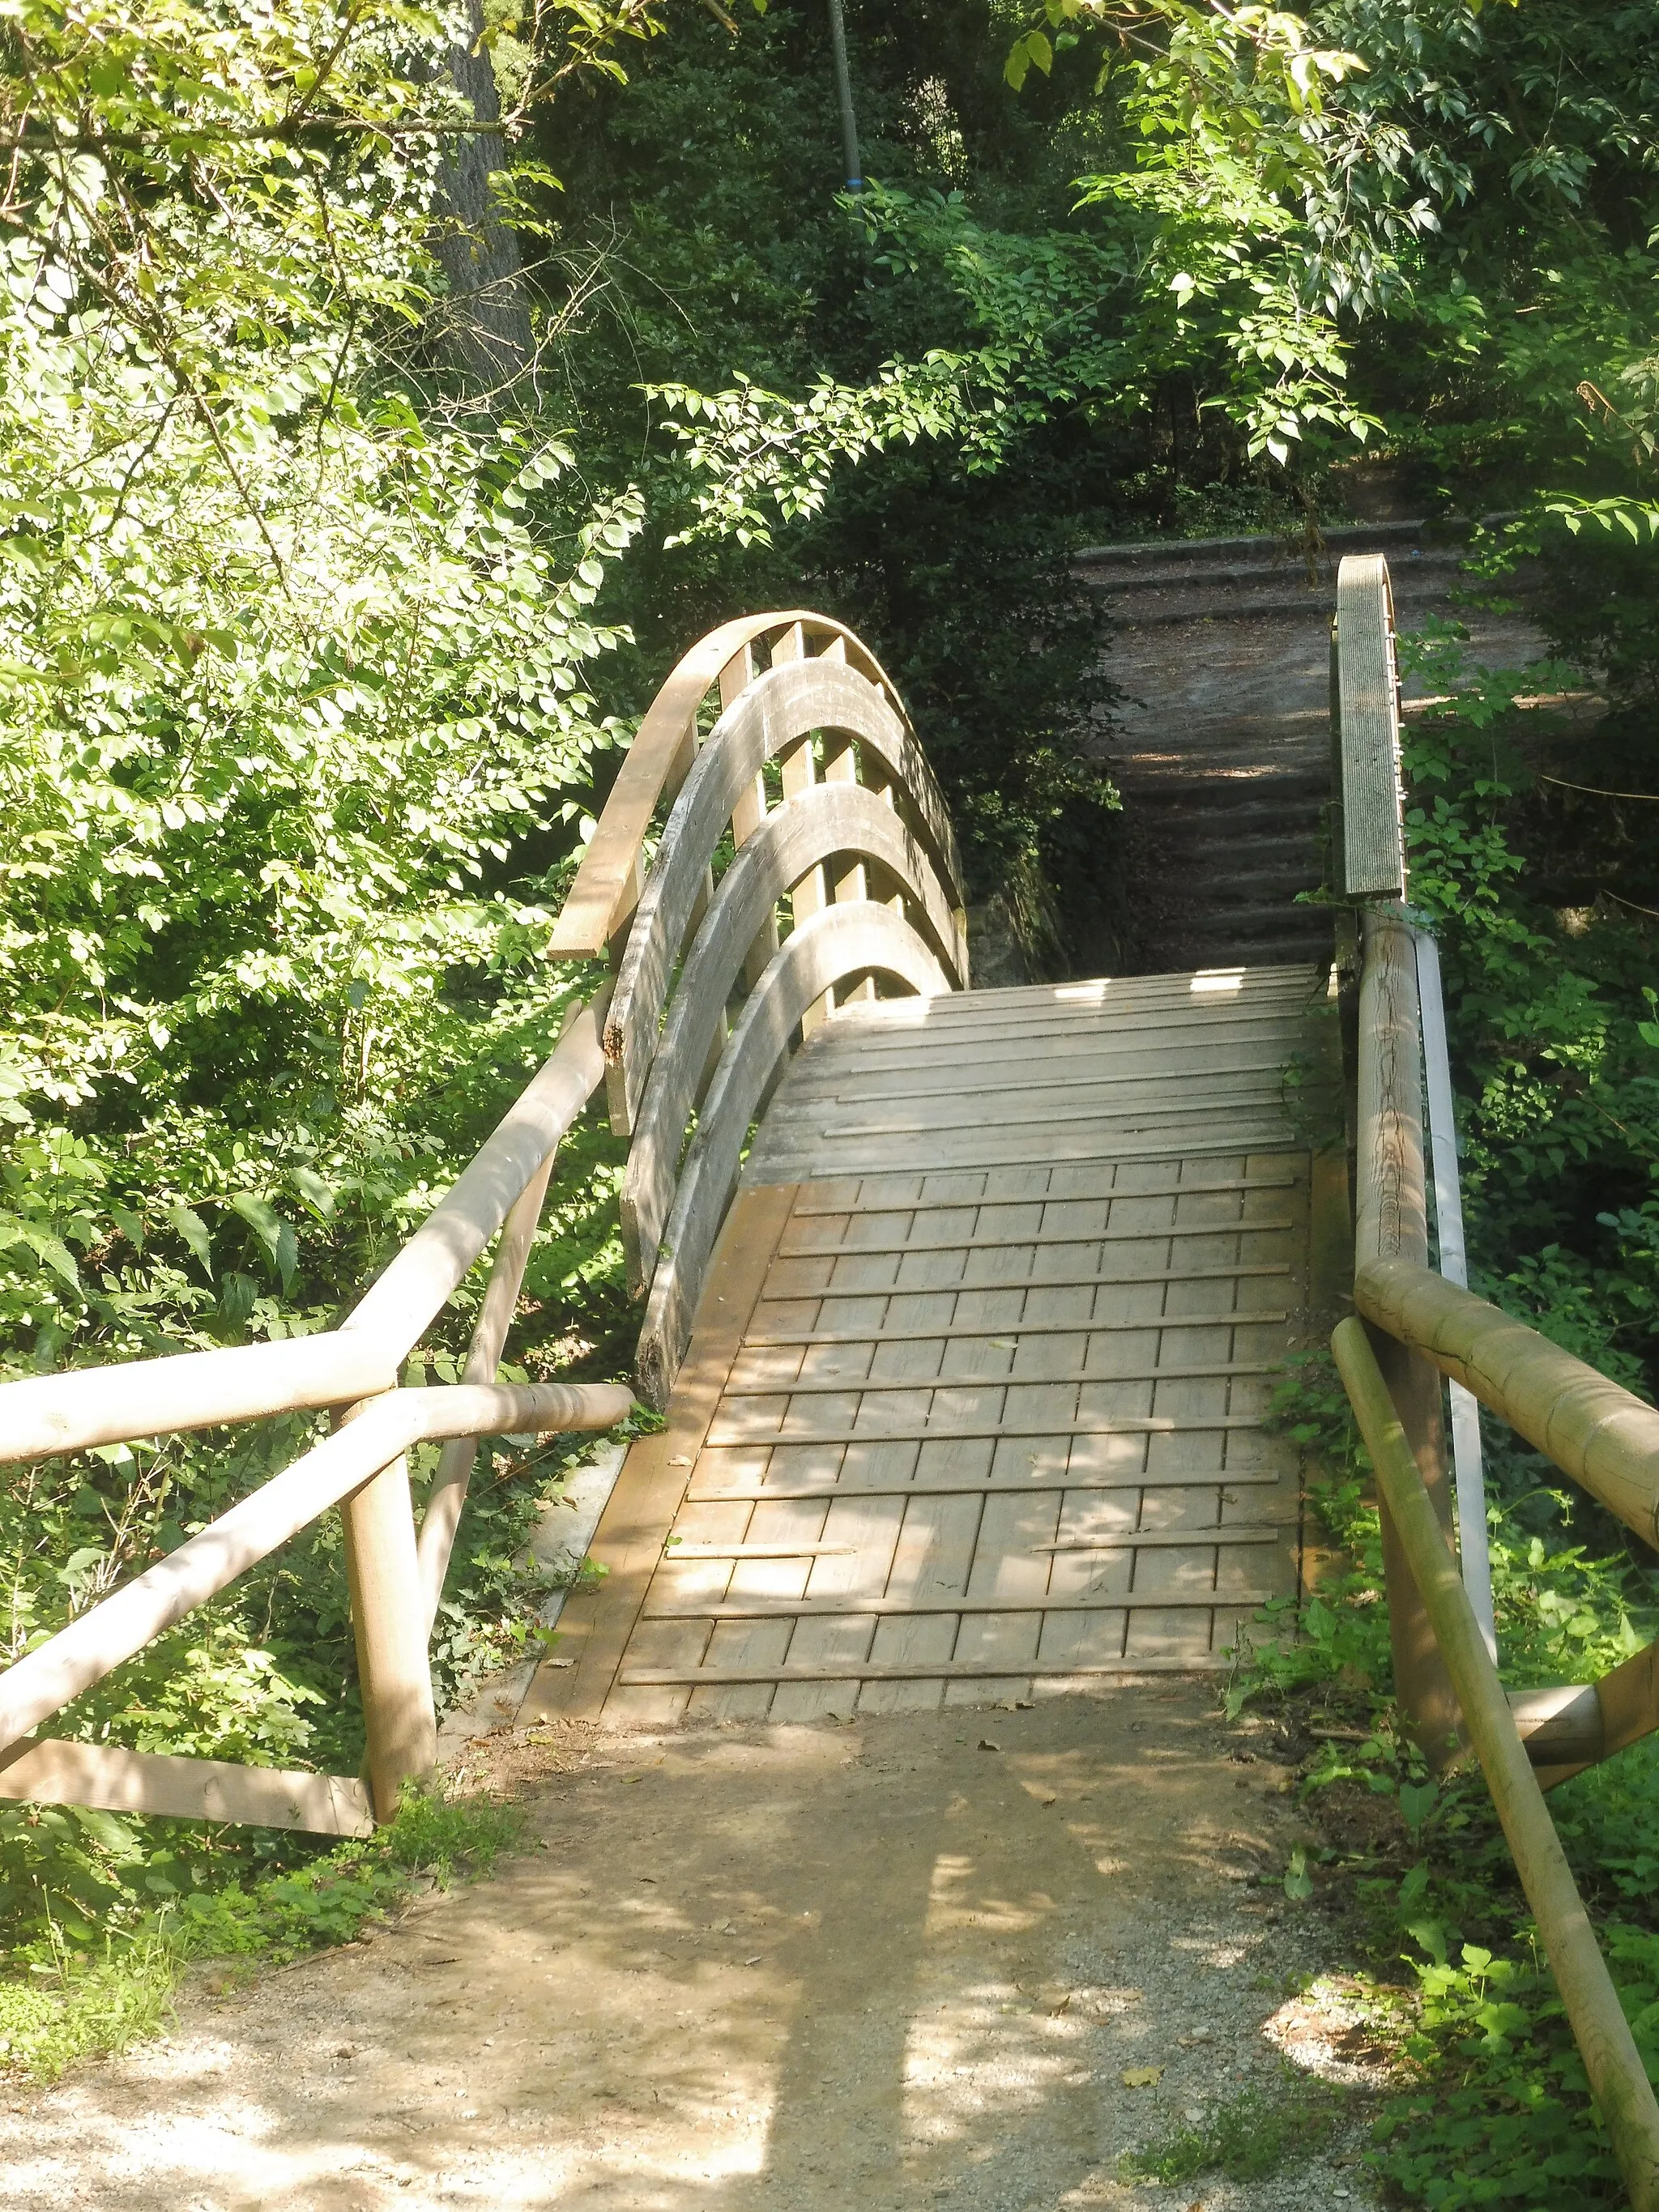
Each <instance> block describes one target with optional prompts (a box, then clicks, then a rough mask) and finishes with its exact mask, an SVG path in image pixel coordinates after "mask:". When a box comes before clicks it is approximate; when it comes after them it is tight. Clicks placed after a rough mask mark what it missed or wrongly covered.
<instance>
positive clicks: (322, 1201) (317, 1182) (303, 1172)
mask: <svg viewBox="0 0 1659 2212" xmlns="http://www.w3.org/2000/svg"><path fill="white" fill-rule="evenodd" d="M289 1176H290V1179H291V1180H292V1182H293V1184H294V1188H295V1190H297V1191H298V1192H299V1194H300V1195H301V1198H302V1199H304V1200H305V1202H306V1204H307V1206H310V1207H311V1209H312V1211H313V1212H314V1213H318V1214H320V1215H321V1217H322V1218H323V1219H324V1220H325V1221H331V1220H332V1219H333V1218H334V1208H335V1205H336V1203H337V1198H338V1194H337V1192H336V1190H335V1188H334V1186H333V1184H332V1183H329V1182H324V1181H323V1178H322V1177H321V1176H319V1174H317V1173H316V1171H315V1170H313V1169H312V1168H290V1169H289Z"/></svg>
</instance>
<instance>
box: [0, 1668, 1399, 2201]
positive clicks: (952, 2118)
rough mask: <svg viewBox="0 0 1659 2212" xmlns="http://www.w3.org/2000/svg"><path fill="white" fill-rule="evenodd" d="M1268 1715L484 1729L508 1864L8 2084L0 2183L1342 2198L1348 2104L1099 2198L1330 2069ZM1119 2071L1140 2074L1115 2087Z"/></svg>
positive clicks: (1077, 1703)
mask: <svg viewBox="0 0 1659 2212" xmlns="http://www.w3.org/2000/svg"><path fill="white" fill-rule="evenodd" d="M1264 1729H1265V1724H1258V1732H1257V1733H1256V1734H1255V1735H1248V1734H1246V1735H1241V1733H1240V1731H1239V1730H1238V1729H1227V1728H1225V1727H1224V1726H1223V1725H1222V1724H1221V1723H1220V1721H1219V1719H1218V1716H1217V1713H1216V1696H1215V1685H1214V1683H1213V1680H1210V1681H1189V1680H1170V1678H1167V1677H1164V1678H1161V1679H1159V1680H1155V1681H1152V1682H1150V1683H1145V1684H1139V1685H1126V1686H1123V1687H1121V1688H1114V1689H1113V1690H1111V1691H1110V1692H1107V1693H1105V1694H1103V1695H1100V1696H1097V1697H1089V1698H1078V1697H1066V1698H1055V1699H1048V1700H1045V1701H1043V1702H1042V1703H1040V1704H1038V1705H1035V1706H1031V1707H1029V1708H1025V1709H1021V1710H1013V1711H1010V1710H1006V1709H1002V1708H998V1709H980V1710H973V1709H969V1708H967V1707H963V1706H952V1707H947V1708H945V1710H943V1711H939V1712H936V1713H931V1714H921V1715H905V1716H894V1717H885V1718H879V1719H872V1720H860V1721H857V1722H854V1723H848V1724H840V1725H838V1724H836V1723H824V1724H821V1725H815V1726H810V1727H778V1728H752V1729H704V1730H696V1729H681V1730H677V1731H674V1732H671V1733H668V1734H661V1735H631V1736H602V1737H593V1736H590V1735H580V1734H578V1733H576V1732H574V1731H568V1732H565V1733H563V1734H562V1735H559V1736H558V1737H557V1738H556V1740H555V1741H553V1742H552V1743H550V1744H538V1743H535V1742H533V1741H527V1740H526V1738H524V1737H523V1736H521V1735H520V1736H514V1735H497V1736H495V1738H493V1739H491V1740H490V1741H489V1745H488V1747H486V1749H485V1750H483V1751H482V1752H477V1753H474V1756H475V1758H479V1759H492V1760H493V1763H494V1768H495V1773H494V1779H495V1782H496V1783H497V1784H501V1783H503V1782H516V1783H517V1784H519V1785H520V1786H522V1787H523V1788H524V1789H526V1790H527V1792H528V1803H529V1807H530V1817H531V1826H530V1830H529V1838H530V1840H531V1843H532V1848H531V1849H529V1850H526V1852H525V1853H524V1854H523V1855H522V1856H521V1857H518V1858H517V1859H515V1860H514V1861H513V1862H512V1863H509V1864H507V1865H506V1866H505V1867H504V1868H503V1869H502V1870H501V1872H500V1873H499V1875H497V1877H496V1878H495V1880H493V1881H489V1882H487V1883H483V1884H481V1885H479V1886H478V1887H476V1888H473V1889H471V1890H468V1891H464V1892H460V1893H456V1894H453V1895H449V1896H441V1895H434V1896H431V1897H429V1898H427V1899H423V1900H422V1901H421V1902H420V1903H419V1904H417V1905H415V1906H414V1907H413V1908H412V1909H411V1910H410V1911H409V1912H408V1913H407V1915H406V1916H405V1917H404V1918H403V1919H402V1920H401V1921H400V1922H399V1923H398V1924H397V1925H396V1926H395V1927H393V1928H391V1929H386V1930H385V1931H383V1932H380V1933H379V1934H378V1935H376V1936H374V1938H373V1939H372V1940H370V1941H368V1942H364V1943H360V1944H356V1945H352V1946H349V1947H348V1948H346V1949H344V1950H342V1951H337V1952H335V1953H332V1954H328V1955H326V1956H324V1957H322V1958H319V1959H318V1960H312V1961H308V1962H307V1963H305V1964H303V1965H301V1966H297V1967H294V1968H290V1969H289V1970H288V1971H287V1972H282V1973H277V1974H272V1975H266V1976H264V1977H263V1978H260V1979H259V1980H258V1981H257V1982H256V1983H254V1984H252V1986H250V1987H248V1988H246V1989H245V1990H241V1991H240V1992H238V1993H234V1994H230V1995H227V1996H221V1997H217V1998H216V1997H214V1996H211V1995H210V1994H209V1993H208V1991H207V1990H206V1989H205V1988H202V1989H198V1990H197V1991H196V1992H195V1993H193V1994H192V1995H191V1996H190V1997H189V1998H188V2000H187V2001H186V2002H185V2003H184V2004H183V2005H182V2007H181V2009H180V2015H179V2022H178V2026H177V2028H176V2030H175V2032H174V2033H173V2034H171V2035H170V2036H169V2037H167V2039H165V2040H164V2041H162V2042H161V2043H159V2044H156V2045H150V2046H148V2047H146V2048H144V2049H143V2050H141V2051H137V2052H134V2053H132V2054H131V2055H129V2056H128V2057H126V2058H125V2059H123V2060H120V2061H118V2062H114V2063H107V2064H105V2065H102V2066H99V2067H94V2068H90V2069H85V2070H83V2071H82V2073H81V2074H80V2075H77V2076H76V2078H75V2079H73V2080H72V2081H68V2082H65V2083H64V2084H63V2085H61V2086H60V2087H58V2089H56V2090H54V2091H51V2092H46V2093H40V2094H37V2095H33V2096H30V2097H27V2098H23V2099H19V2100H14V2101H13V2103H12V2106H11V2109H10V2111H9V2113H5V2114H0V2149H3V2155H4V2158H5V2160H6V2166H7V2183H8V2185H7V2191H6V2201H7V2203H8V2204H9V2206H11V2207H13V2208H15V2212H25V2208H28V2212H35V2208H40V2212H45V2208H47V2207H51V2208H58V2207H69V2206H76V2207H79V2206H98V2207H100V2208H106V2207H113V2206H119V2207H120V2208H122V2212H163V2208H165V2212H255V2208H258V2212H275V2208H276V2207H282V2208H284V2212H381V2208H390V2207H392V2206H400V2207H428V2206H429V2207H433V2208H440V2207H444V2208H447V2207H452V2206H457V2205H480V2206H485V2207H489V2208H490V2212H506V2208H513V2212H520V2208H523V2209H524V2212H530V2208H541V2207H552V2206H557V2207H559V2208H561V2212H565V2208H569V2212H589V2208H592V2212H599V2208H605V2212H623V2208H625V2207H626V2208H635V2207H637V2208H641V2212H645V2208H649V2212H692V2208H710V2212H760V2208H763V2207H764V2208H767V2212H797V2208H800V2212H854V2208H856V2212H919V2208H924V2207H933V2206H960V2207H963V2208H968V2207H972V2208H975V2212H981V2208H983V2209H984V2212H1029V2208H1036V2207H1045V2208H1046V2207H1056V2208H1059V2207H1065V2208H1071V2207H1074V2206H1075V2207H1090V2206H1099V2205H1114V2206H1121V2207H1126V2208H1127V2207H1135V2208H1145V2212H1151V2208H1152V2207H1154V2206H1156V2207H1160V2208H1163V2207H1180V2208H1183V2212H1185V2208H1190V2207H1192V2206H1194V2205H1200V2206H1202V2207H1203V2208H1204V2212H1315V2208H1316V2207H1317V2208H1320V2209H1321V2212H1339V2208H1340V2212H1362V2208H1365V2207H1368V2206H1370V2204H1372V2203H1374V2201H1375V2200H1374V2199H1373V2197H1371V2195H1370V2191H1368V2189H1367V2186H1366V2185H1365V2184H1364V2181H1363V2180H1362V2179H1360V2177H1359V2175H1358V2172H1357V2169H1356V2166H1355V2165H1354V2159H1355V2155H1356V2147H1357V2142H1358V2136H1357V2135H1356V2132H1355V2130H1356V2129H1357V2128H1358V2124H1359V2123H1360V2121H1361V2120H1362V2119H1363V2117H1364V2099H1363V2095H1361V2096H1358V2097H1357V2100H1356V2105H1355V2109H1354V2112H1353V2114H1352V2124H1351V2125H1350V2126H1349V2127H1348V2128H1347V2130H1346V2133H1345V2134H1342V2135H1339V2136H1338V2137H1337V2138H1336V2139H1335V2140H1334V2142H1332V2143H1328V2144H1327V2145H1326V2146H1324V2147H1323V2148H1322V2149H1320V2150H1319V2151H1318V2152H1316V2154H1315V2155H1314V2156H1313V2157H1312V2158H1311V2159H1310V2160H1305V2161H1304V2163H1303V2164H1302V2165H1301V2166H1300V2167H1297V2166H1291V2167H1289V2168H1287V2169H1285V2171H1283V2172H1280V2173H1279V2175H1278V2176H1276V2177H1275V2178H1274V2179H1271V2180H1268V2181H1262V2182H1255V2183H1251V2184H1241V2185H1234V2184H1228V2183H1225V2182H1222V2181H1218V2180H1217V2179H1214V2177H1212V2176H1206V2177H1204V2178H1203V2179H1201V2180H1199V2181H1189V2182H1187V2183H1185V2184H1183V2185H1181V2186H1180V2187H1179V2188H1176V2189H1174V2190H1168V2189H1154V2188H1151V2187H1146V2186H1144V2185H1142V2186H1129V2185H1124V2184H1122V2183H1121V2182H1120V2181H1119V2180H1118V2179H1116V2178H1115V2176H1116V2170H1117V2160H1118V2157H1119V2154H1121V2152H1122V2151H1123V2150H1125V2149H1126V2148H1129V2147H1131V2146H1133V2145H1135V2144H1139V2143H1141V2142H1146V2141H1148V2140H1150V2139H1154V2138H1160V2137H1164V2136H1168V2135H1169V2134H1170V2132H1171V2130H1174V2129H1176V2128H1179V2127H1180V2126H1181V2125H1182V2124H1183V2122H1185V2123H1186V2124H1191V2122H1192V2120H1193V2119H1194V2117H1196V2118H1202V2116H1203V2115H1205V2114H1206V2113H1208V2112H1211V2111H1212V2109H1213V2108H1214V2107H1215V2106H1216V2105H1217V2103H1218V2101H1221V2100H1228V2099H1231V2098H1233V2097H1236V2096H1237V2094H1238V2093H1239V2092H1240V2091H1241V2090H1243V2089H1244V2088H1247V2087H1249V2086H1251V2085H1253V2084H1255V2085H1261V2086H1263V2087H1268V2088H1271V2087H1273V2085H1275V2084H1277V2083H1278V2082H1279V2081H1280V2080H1281V2079H1282V2076H1283V2069H1284V2066H1285V2056H1284V2053H1285V2051H1289V2052H1290V2053H1291V2055H1292V2057H1294V2059H1295V2062H1296V2063H1297V2065H1298V2066H1300V2067H1302V2068H1304V2069H1306V2068H1312V2069H1315V2070H1318V2071H1322V2072H1323V2073H1325V2074H1326V2075H1328V2078H1331V2079H1333V2080H1347V2081H1353V2080H1355V2079H1358V2078H1362V2077H1363V2073H1364V2063H1363V2062H1364V2051H1363V2050H1362V2051H1361V2052H1360V2062H1359V2065H1358V2070H1357V2069H1356V2066H1355V2065H1354V2064H1351V2063H1343V2062H1342V2061H1341V2060H1340V2059H1338V2058H1337V2057H1335V2055H1334V2044H1335V2043H1336V2042H1337V2040H1338V2039H1340V2037H1341V2035H1342V2031H1343V2027H1344V2022H1343V2019H1342V2017H1341V2006H1340V2001H1338V2002H1335V2003H1334V2004H1333V2003H1331V2002H1317V2001H1316V2002H1311V2003H1310V2002H1307V2001H1303V2002H1297V2001H1295V2000H1294V1999H1292V2000H1291V2002H1288V2003H1287V2002H1286V2000H1287V1996H1288V1995H1289V1993H1290V1991H1291V1989H1292V1987H1293V1985H1294V1984H1297V1981H1298V1980H1299V1978H1304V1977H1306V1976H1308V1975H1310V1974H1312V1973H1314V1972H1316V1971H1317V1970H1319V1969H1321V1968H1322V1967H1325V1966H1328V1963H1329V1955H1330V1945H1331V1939H1330V1936H1329V1935H1328V1931H1327V1930H1326V1929H1324V1927H1323V1924H1322V1922H1321V1920H1320V1918H1319V1916H1318V1914H1317V1912H1316V1911H1315V1909H1314V1908H1312V1907H1310V1906H1294V1905H1287V1904H1286V1903H1285V1899H1284V1896H1283V1892H1282V1886H1281V1882H1280V1876H1281V1875H1282V1872H1283V1869H1284V1867H1285V1861H1286V1856H1287V1852H1288V1850H1289V1849H1290V1846H1291V1843H1292V1841H1293V1840H1294V1837H1295V1834H1296V1832H1297V1825H1298V1818H1299V1816H1298V1815H1297V1811H1296V1809H1295V1804H1294V1801H1293V1800H1291V1799H1288V1798H1287V1797H1286V1796H1285V1795H1283V1794H1282V1792H1281V1784H1282V1782H1283V1779H1284V1777H1285V1769H1284V1768H1282V1767H1281V1766H1280V1765H1278V1764H1276V1763H1275V1761H1274V1760H1273V1758H1272V1757H1271V1756H1270V1755H1269V1754H1270V1752H1271V1749H1272V1741H1273V1740H1272V1739H1270V1738H1269V1736H1268V1735H1267V1734H1266V1733H1264V1732H1263V1730H1264ZM993 1746H994V1748H993ZM1252 1747H1260V1748H1259V1753H1258V1751H1257V1750H1255V1749H1253V1748H1252ZM1258 1877H1259V1878H1260V1879H1259V1880H1258V1879H1257V1878H1258ZM1356 2040H1357V2039H1356V2038H1355V2037H1353V2036H1352V2034H1350V2035H1349V2036H1348V2038H1347V2040H1346V2043H1343V2044H1341V2045H1340V2047H1341V2048H1342V2049H1343V2050H1344V2051H1346V2052H1347V2054H1348V2057H1349V2058H1350V2059H1352V2057H1353V2052H1354V2047H1355V2044H1356ZM1358 2040H1360V2041H1363V2039H1358ZM1137 2069H1161V2072H1160V2073H1159V2075H1158V2079H1157V2080H1156V2081H1155V2082H1152V2083H1150V2084H1143V2085H1142V2086H1138V2087H1131V2086H1126V2081H1125V2076H1126V2074H1127V2075H1133V2074H1134V2073H1135V2071H1136V2070H1137Z"/></svg>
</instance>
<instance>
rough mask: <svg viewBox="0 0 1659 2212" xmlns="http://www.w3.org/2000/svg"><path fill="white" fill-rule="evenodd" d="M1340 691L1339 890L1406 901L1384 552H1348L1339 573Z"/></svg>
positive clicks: (1396, 693) (1390, 597)
mask: <svg viewBox="0 0 1659 2212" xmlns="http://www.w3.org/2000/svg"><path fill="white" fill-rule="evenodd" d="M1334 689H1335V694H1336V696H1335V701H1334V704H1335V708H1336V713H1337V721H1338V732H1337V734H1338V758H1339V759H1340V763H1341V791H1340V799H1341V803H1342V815H1341V820H1342V845H1341V850H1340V854H1339V855H1338V866H1339V872H1340V879H1341V880H1340V889H1341V890H1342V891H1343V892H1344V893H1345V895H1346V896H1347V897H1349V898H1389V899H1400V898H1404V896H1406V848H1405V842H1404V836H1403V833H1402V829H1401V793H1400V679H1399V673H1398V670H1397V668H1396V665H1395V641H1394V591H1393V587H1392V586H1391V585H1390V583H1389V564H1388V562H1387V561H1385V560H1384V559H1383V556H1382V555H1381V554H1380V553H1350V554H1348V555H1346V556H1345V558H1344V559H1343V561H1342V562H1341V564H1340V567H1339V568H1338V569H1337V572H1336V684H1335V686H1334Z"/></svg>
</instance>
